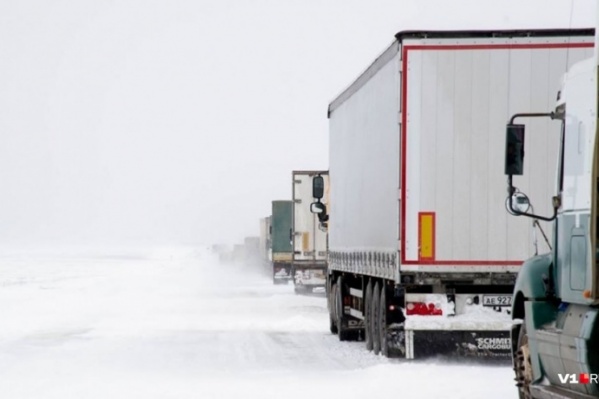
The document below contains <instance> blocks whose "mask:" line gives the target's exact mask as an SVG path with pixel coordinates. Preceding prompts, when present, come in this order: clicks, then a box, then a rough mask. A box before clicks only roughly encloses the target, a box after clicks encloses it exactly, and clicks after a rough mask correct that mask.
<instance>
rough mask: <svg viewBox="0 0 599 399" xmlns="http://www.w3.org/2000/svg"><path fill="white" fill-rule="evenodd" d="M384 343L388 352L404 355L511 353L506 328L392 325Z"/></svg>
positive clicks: (503, 356)
mask: <svg viewBox="0 0 599 399" xmlns="http://www.w3.org/2000/svg"><path fill="white" fill-rule="evenodd" d="M387 343H388V345H389V354H390V355H393V356H394V357H397V356H399V357H405V358H406V359H420V358H426V357H432V356H450V357H461V358H493V359H497V360H500V361H506V362H510V361H511V356H512V352H511V349H512V347H511V345H512V343H511V339H510V332H509V331H453V330H451V331H446V330H442V331H439V330H430V331H429V330H404V329H403V328H402V327H394V328H390V329H388V331H387Z"/></svg>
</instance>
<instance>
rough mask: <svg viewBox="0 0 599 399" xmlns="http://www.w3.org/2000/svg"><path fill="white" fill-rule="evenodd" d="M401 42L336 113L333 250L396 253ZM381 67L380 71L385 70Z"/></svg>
mask: <svg viewBox="0 0 599 399" xmlns="http://www.w3.org/2000/svg"><path fill="white" fill-rule="evenodd" d="M396 51H397V44H395V45H394V47H392V48H390V49H389V50H388V51H387V53H386V54H387V55H388V57H387V59H386V62H385V63H382V64H383V65H377V66H376V69H377V70H376V73H374V75H373V76H371V77H370V78H369V80H367V81H366V82H365V83H364V84H363V86H361V87H360V88H359V89H358V90H357V91H355V92H353V93H352V94H351V96H349V97H348V98H347V99H345V100H344V101H343V102H342V103H341V104H340V105H339V107H337V108H336V109H334V110H333V111H332V112H331V114H330V138H329V140H330V146H329V147H330V157H329V160H330V180H331V191H330V200H331V204H332V207H331V209H330V222H329V250H330V252H331V255H332V258H335V257H336V256H338V255H340V254H343V253H349V252H353V253H356V252H384V253H388V254H396V252H397V239H398V225H397V220H398V213H399V211H398V202H397V201H398V185H397V182H398V180H399V170H398V159H399V134H398V131H399V130H398V129H399V114H398V110H399V56H398V54H397V52H396ZM379 68H380V69H379Z"/></svg>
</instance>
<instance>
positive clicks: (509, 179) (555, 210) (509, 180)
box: [507, 175, 560, 222]
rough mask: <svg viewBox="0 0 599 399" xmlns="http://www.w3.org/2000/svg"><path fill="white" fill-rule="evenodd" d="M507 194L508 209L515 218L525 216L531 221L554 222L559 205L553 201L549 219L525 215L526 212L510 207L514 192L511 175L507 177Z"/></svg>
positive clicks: (529, 214)
mask: <svg viewBox="0 0 599 399" xmlns="http://www.w3.org/2000/svg"><path fill="white" fill-rule="evenodd" d="M507 181H508V193H509V195H510V197H509V201H508V203H509V207H510V211H512V212H513V213H514V215H517V216H527V217H529V218H533V219H539V220H544V221H545V222H551V221H553V220H555V218H556V217H557V210H558V209H559V207H560V204H559V203H556V202H557V201H554V203H553V216H551V217H546V216H539V215H535V214H534V213H527V212H520V211H518V210H516V209H514V207H513V206H512V198H513V197H512V196H513V195H514V192H515V191H516V190H515V188H514V186H513V185H512V175H509V176H508V180H507Z"/></svg>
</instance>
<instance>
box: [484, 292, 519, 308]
mask: <svg viewBox="0 0 599 399" xmlns="http://www.w3.org/2000/svg"><path fill="white" fill-rule="evenodd" d="M483 306H512V296H511V295H483Z"/></svg>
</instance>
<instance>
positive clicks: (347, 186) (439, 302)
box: [314, 30, 595, 359]
mask: <svg viewBox="0 0 599 399" xmlns="http://www.w3.org/2000/svg"><path fill="white" fill-rule="evenodd" d="M592 46H593V32H592V30H525V31H524V30H522V31H447V32H440V31H437V32H435V31H410V32H400V33H398V34H397V35H396V40H395V41H394V42H393V44H392V45H391V46H390V47H389V48H388V49H387V50H386V51H385V52H384V53H383V54H382V55H381V56H380V57H378V58H377V59H376V60H375V61H374V63H373V64H372V65H370V67H369V68H368V69H367V70H366V71H365V72H364V73H363V74H362V75H360V76H359V77H358V79H357V80H356V81H355V82H354V83H353V84H352V85H350V86H349V87H348V88H347V89H346V90H345V91H344V92H343V93H342V94H341V95H339V96H338V97H337V98H336V99H335V100H334V101H333V102H332V103H331V104H330V105H329V110H328V115H329V122H330V124H329V133H330V134H329V151H330V152H329V155H330V158H329V162H330V165H329V173H330V176H331V179H330V183H329V185H330V200H331V205H332V206H331V208H330V221H329V222H328V223H329V255H328V258H329V259H328V260H329V265H328V273H327V298H328V305H329V315H330V329H331V332H333V333H336V334H338V336H339V339H340V340H349V339H364V341H365V344H366V348H367V349H369V350H373V351H374V352H375V353H382V354H384V355H389V354H397V355H399V356H402V357H406V358H408V359H412V358H417V357H421V356H427V355H442V354H457V355H463V356H491V357H505V358H509V356H510V354H511V349H512V344H511V341H510V331H511V328H512V325H513V321H512V319H511V315H510V314H509V313H510V305H511V301H512V290H513V287H514V281H515V278H516V275H517V273H518V271H519V270H520V265H521V264H522V262H523V259H527V258H528V257H530V256H532V255H534V254H536V253H537V252H538V251H539V250H549V248H548V246H547V244H546V242H545V241H544V240H543V239H542V236H543V234H544V232H545V231H550V226H548V225H547V224H546V223H545V222H541V223H539V224H538V225H537V224H535V225H533V224H532V223H531V222H530V221H527V220H525V218H512V217H508V215H507V214H506V212H505V208H506V192H505V184H504V182H505V177H504V175H503V174H502V169H503V162H504V159H503V154H502V152H501V151H497V149H500V148H503V146H504V140H505V134H504V132H503V121H505V120H507V119H508V117H509V116H510V115H511V114H513V113H514V112H516V111H518V110H521V109H529V108H534V109H548V108H549V107H550V106H551V104H552V103H553V101H554V100H555V88H556V87H555V86H556V83H555V82H557V81H558V78H559V76H560V75H561V74H562V73H563V71H564V69H565V68H566V67H567V66H568V65H571V64H573V63H575V62H577V61H579V60H581V59H583V58H586V57H588V56H589V55H590V54H591V53H592ZM589 84H590V83H589ZM593 87H594V88H595V86H593ZM527 128H528V130H529V132H527V136H528V138H529V140H530V145H531V146H532V147H534V148H536V150H535V151H532V152H527V156H528V159H529V163H528V165H527V166H526V167H527V168H529V169H530V170H531V173H534V176H535V177H534V179H527V180H524V181H522V182H521V184H520V185H519V187H520V188H521V189H523V190H524V191H526V192H528V193H529V194H530V197H531V198H539V197H540V198H546V197H548V196H550V193H551V192H553V187H554V184H555V177H554V171H555V170H556V169H557V163H556V160H557V159H556V157H555V154H557V151H558V146H557V144H558V143H557V141H556V140H554V139H550V137H548V133H547V132H551V131H553V130H555V129H550V128H549V127H548V122H541V121H535V122H534V123H531V124H530V126H527ZM554 133H555V134H558V133H559V132H554ZM551 134H553V133H551ZM316 189H317V190H315V191H320V193H319V195H320V196H321V195H322V193H321V192H322V190H321V189H319V188H318V187H316ZM315 197H316V198H318V196H317V195H315ZM534 205H535V211H537V212H540V213H543V212H545V211H548V210H549V204H546V203H544V202H541V203H535V204H534ZM321 209H323V208H321V207H315V208H314V210H315V211H316V212H319V214H321V212H322V211H321ZM593 215H595V214H593ZM321 216H322V214H321ZM592 220H594V219H592ZM535 237H536V239H535ZM572 245H574V244H572ZM577 245H578V244H577ZM589 259H590V258H589ZM556 350H557V349H556Z"/></svg>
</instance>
